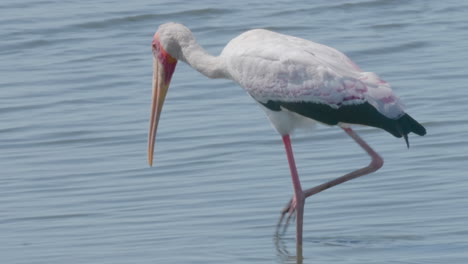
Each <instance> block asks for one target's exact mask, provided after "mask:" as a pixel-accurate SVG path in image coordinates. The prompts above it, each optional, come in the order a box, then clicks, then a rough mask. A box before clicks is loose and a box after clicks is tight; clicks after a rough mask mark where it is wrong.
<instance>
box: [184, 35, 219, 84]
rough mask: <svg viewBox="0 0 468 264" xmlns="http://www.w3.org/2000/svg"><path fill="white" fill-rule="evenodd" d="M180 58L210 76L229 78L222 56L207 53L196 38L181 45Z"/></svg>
mask: <svg viewBox="0 0 468 264" xmlns="http://www.w3.org/2000/svg"><path fill="white" fill-rule="evenodd" d="M179 59H180V60H182V61H184V62H185V63H187V64H188V65H190V66H191V67H192V68H194V69H195V70H197V71H199V72H200V73H202V74H203V75H205V76H207V77H209V78H227V75H226V71H225V67H224V61H223V60H222V58H221V57H220V56H217V57H215V56H211V55H210V54H208V53H206V51H205V50H204V49H203V48H202V47H200V45H198V44H197V43H196V42H195V40H194V39H192V40H191V41H189V43H187V44H186V45H181V56H180V58H179Z"/></svg>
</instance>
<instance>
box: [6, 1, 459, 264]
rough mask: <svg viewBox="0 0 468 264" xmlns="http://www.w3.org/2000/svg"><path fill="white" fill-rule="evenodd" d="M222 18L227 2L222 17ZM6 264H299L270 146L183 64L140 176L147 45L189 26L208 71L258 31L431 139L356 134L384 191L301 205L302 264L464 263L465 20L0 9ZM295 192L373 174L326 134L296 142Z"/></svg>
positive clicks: (69, 6) (404, 12)
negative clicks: (211, 62)
mask: <svg viewBox="0 0 468 264" xmlns="http://www.w3.org/2000/svg"><path fill="white" fill-rule="evenodd" d="M231 2H232V1H231ZM0 10H1V11H0V12H1V16H0V24H1V25H2V30H1V31H0V37H1V39H2V41H1V42H0V56H1V59H0V71H1V72H2V75H1V78H0V148H1V151H0V168H1V177H0V233H1V234H2V235H1V236H0V258H1V262H2V263H295V262H296V259H295V257H294V255H295V250H294V249H295V246H294V232H293V228H290V230H288V232H287V233H286V234H284V235H283V236H281V237H279V238H278V237H276V236H275V234H274V231H275V225H276V221H277V219H278V216H279V211H280V209H281V208H282V206H283V205H284V204H285V203H286V201H287V200H288V199H289V198H290V195H291V192H292V187H291V183H290V177H289V171H288V167H287V162H286V159H285V155H284V153H283V146H282V144H281V140H280V137H279V136H278V135H277V134H276V133H275V132H274V131H273V129H271V127H270V125H269V124H268V121H267V120H266V118H265V117H264V114H263V113H262V112H261V110H260V108H259V107H258V106H256V105H255V103H254V102H253V101H252V99H250V98H249V97H248V96H246V95H245V93H244V92H243V91H242V89H240V88H239V87H237V86H236V85H235V84H233V83H232V82H230V81H227V80H209V79H207V78H205V77H204V76H201V75H200V74H199V73H197V72H195V71H194V70H192V69H190V68H189V67H188V66H187V65H184V64H183V63H180V64H179V65H178V68H177V70H176V73H175V75H174V77H173V81H172V85H171V89H170V91H169V93H168V96H167V100H166V104H165V107H164V112H163V115H162V117H161V122H160V128H159V130H158V138H157V142H156V151H155V162H154V167H153V168H149V167H148V165H147V164H146V139H147V126H148V124H147V123H148V116H149V111H148V110H149V102H150V92H151V91H150V90H151V60H152V58H151V50H150V42H151V37H152V35H153V33H154V31H155V30H156V28H157V27H158V25H159V24H161V23H164V22H167V21H176V22H181V23H184V24H185V25H187V26H188V27H190V28H191V29H192V30H193V32H194V34H195V36H196V37H197V39H198V41H199V42H200V44H201V45H202V46H204V47H205V48H206V50H207V51H209V52H210V53H212V54H217V53H219V52H220V51H221V50H222V48H223V47H224V45H225V44H226V43H227V42H228V41H229V40H230V39H231V38H233V37H235V36H236V35H238V34H239V33H241V32H243V31H245V30H248V29H251V28H268V29H271V30H275V31H278V32H281V33H285V34H291V35H295V36H299V37H303V38H306V39H310V40H314V41H316V42H321V43H324V44H326V45H330V46H333V47H335V48H337V49H339V50H341V51H343V52H345V53H346V54H347V55H348V56H349V57H351V58H352V59H353V60H354V61H355V62H356V63H357V64H358V65H359V66H360V67H361V68H363V69H364V70H366V71H374V72H376V73H378V74H379V75H380V76H381V77H382V78H383V79H385V80H386V81H388V82H390V83H391V84H392V86H393V89H394V91H395V93H396V94H398V95H399V96H400V97H401V98H402V100H403V101H404V102H405V103H406V106H407V111H408V112H409V113H410V114H411V115H412V116H413V117H414V118H416V119H417V120H418V121H420V122H421V123H422V124H423V125H424V126H425V127H426V128H427V130H428V134H427V135H426V136H425V137H417V136H411V137H410V141H411V148H410V149H409V150H407V149H406V147H405V143H404V141H402V140H399V139H396V138H394V137H392V136H391V135H389V134H388V133H386V132H384V131H381V130H378V129H373V128H357V131H358V133H359V134H360V135H361V136H362V137H363V138H364V139H365V140H366V141H368V142H369V144H371V145H372V146H373V147H374V148H375V149H376V150H377V151H378V152H379V153H380V154H381V155H382V156H383V157H384V159H385V165H384V167H383V168H382V169H381V170H379V171H378V172H377V173H374V174H373V175H371V176H367V177H364V178H361V179H358V180H355V181H352V182H350V183H346V184H343V185H341V186H338V187H335V188H333V189H330V190H327V191H326V192H324V193H321V194H319V195H317V196H316V197H314V198H310V199H309V200H307V203H306V209H305V223H304V263H337V262H340V263H466V261H467V260H468V253H467V251H466V249H467V248H468V229H467V227H466V223H467V220H468V211H467V210H466V204H467V203H468V195H467V193H468V191H467V190H468V183H467V182H466V180H465V179H466V175H467V173H466V169H467V165H466V162H467V160H468V158H467V157H468V154H467V149H468V139H467V137H466V135H467V133H468V127H467V125H466V123H467V121H468V117H467V115H466V114H465V113H467V112H468V104H466V103H465V101H466V95H467V92H466V87H465V84H466V83H467V81H468V76H467V74H466V69H467V66H468V63H467V60H466V58H467V57H468V50H467V49H466V43H467V41H468V35H467V34H465V32H466V30H467V29H468V26H467V25H468V18H467V16H466V13H467V12H468V4H465V3H461V2H460V1H412V2H411V3H408V2H406V1H382V0H380V1H379V0H367V1H366V0H360V1H333V2H331V1H315V3H306V2H304V3H296V4H290V3H287V2H283V1H277V2H265V1H257V2H254V3H251V2H248V1H234V2H232V3H220V2H219V1H208V0H204V1H197V2H196V4H195V3H187V2H185V1H138V2H136V3H134V2H128V3H123V2H122V3H120V2H116V1H104V2H102V1H101V2H100V3H97V2H96V3H91V2H89V3H83V2H82V1H66V2H60V1H26V2H22V3H20V2H18V1H10V0H7V1H3V2H2V3H1V4H0ZM293 147H294V149H295V154H296V162H297V164H298V169H299V173H300V175H301V179H302V182H303V186H306V187H308V186H310V187H312V186H314V185H316V184H319V183H322V182H324V181H326V180H328V179H331V178H334V177H337V176H340V175H342V174H344V173H347V172H349V171H350V170H352V169H354V168H357V167H359V166H363V165H366V163H367V162H368V157H367V156H366V155H365V154H364V153H362V151H361V150H360V149H359V147H358V146H356V144H354V143H353V142H352V141H351V140H350V139H349V138H347V137H346V135H345V134H344V133H343V132H342V131H341V130H340V129H337V128H336V127H335V128H334V127H325V126H320V125H319V126H317V128H316V129H315V130H314V131H307V132H305V133H304V132H303V133H298V134H297V135H295V136H294V137H293Z"/></svg>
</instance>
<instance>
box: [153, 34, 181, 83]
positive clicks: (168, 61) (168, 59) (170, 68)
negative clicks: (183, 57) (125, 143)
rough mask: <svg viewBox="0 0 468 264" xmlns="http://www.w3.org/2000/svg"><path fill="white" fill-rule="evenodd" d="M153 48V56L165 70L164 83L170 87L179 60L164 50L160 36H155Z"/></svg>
mask: <svg viewBox="0 0 468 264" xmlns="http://www.w3.org/2000/svg"><path fill="white" fill-rule="evenodd" d="M151 46H152V49H153V56H154V57H155V58H156V59H157V60H158V61H159V62H160V63H161V65H162V66H163V68H164V83H165V84H167V85H169V82H170V81H171V77H172V74H173V73H174V70H175V67H176V64H177V60H176V59H174V58H173V57H172V56H171V55H169V53H167V51H165V50H164V48H163V47H162V45H161V43H160V42H159V36H158V34H155V35H154V37H153V41H152V43H151Z"/></svg>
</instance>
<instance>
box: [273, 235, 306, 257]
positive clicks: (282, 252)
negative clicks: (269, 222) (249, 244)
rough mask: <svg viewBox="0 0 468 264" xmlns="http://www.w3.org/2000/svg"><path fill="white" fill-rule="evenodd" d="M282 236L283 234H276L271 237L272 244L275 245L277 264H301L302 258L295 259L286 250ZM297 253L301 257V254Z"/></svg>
mask: <svg viewBox="0 0 468 264" xmlns="http://www.w3.org/2000/svg"><path fill="white" fill-rule="evenodd" d="M282 234H284V233H281V234H279V233H278V232H276V233H275V234H274V235H273V242H274V243H275V247H276V252H277V256H278V261H279V263H284V264H302V260H303V257H302V256H301V257H297V256H294V255H291V254H290V253H289V251H288V249H287V248H286V243H284V240H283V239H281V235H282ZM299 253H300V255H302V252H299Z"/></svg>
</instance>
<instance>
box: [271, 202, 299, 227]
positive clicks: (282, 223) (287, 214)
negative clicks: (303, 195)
mask: <svg viewBox="0 0 468 264" xmlns="http://www.w3.org/2000/svg"><path fill="white" fill-rule="evenodd" d="M296 206H297V202H296V198H295V196H294V195H293V197H292V198H291V200H289V202H288V203H287V204H286V206H285V207H284V208H283V210H281V216H280V219H279V221H278V224H277V225H276V234H280V233H281V234H283V233H284V232H286V230H287V229H288V225H289V221H291V219H294V218H295V217H296Z"/></svg>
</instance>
